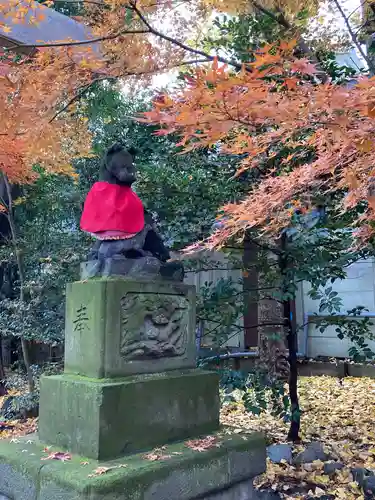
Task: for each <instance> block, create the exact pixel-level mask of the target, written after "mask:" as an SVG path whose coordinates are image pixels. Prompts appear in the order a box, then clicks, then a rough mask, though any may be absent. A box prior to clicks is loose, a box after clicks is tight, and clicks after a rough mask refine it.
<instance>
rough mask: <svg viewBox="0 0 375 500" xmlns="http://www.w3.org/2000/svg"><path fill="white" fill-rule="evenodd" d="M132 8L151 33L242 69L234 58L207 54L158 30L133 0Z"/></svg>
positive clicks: (195, 52)
mask: <svg viewBox="0 0 375 500" xmlns="http://www.w3.org/2000/svg"><path fill="white" fill-rule="evenodd" d="M130 5H131V9H132V10H133V11H134V12H135V13H136V14H137V16H138V17H139V19H140V20H141V21H142V22H143V24H144V25H145V26H146V27H147V28H148V30H149V33H152V34H153V35H155V36H157V37H159V38H161V39H163V40H166V41H167V42H170V43H172V44H173V45H176V46H177V47H180V48H181V49H183V50H186V51H188V52H190V53H191V54H196V55H198V56H203V57H205V58H206V59H208V60H210V61H213V60H214V59H217V60H218V61H220V62H222V63H223V64H228V65H229V66H233V67H234V68H236V69H238V70H240V69H242V64H238V63H237V62H235V61H233V60H229V59H226V58H224V57H221V56H211V55H210V54H207V52H204V51H203V50H199V49H193V47H189V45H186V44H184V43H183V42H180V41H179V40H176V39H175V38H172V37H170V36H168V35H165V34H164V33H162V32H161V31H159V30H157V29H156V28H154V27H153V26H152V25H151V24H150V23H149V22H148V21H147V19H146V17H145V16H144V15H143V14H142V12H141V11H140V10H139V9H138V7H137V6H136V4H135V2H131V4H130Z"/></svg>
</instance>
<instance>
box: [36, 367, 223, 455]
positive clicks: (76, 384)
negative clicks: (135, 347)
mask: <svg viewBox="0 0 375 500" xmlns="http://www.w3.org/2000/svg"><path fill="white" fill-rule="evenodd" d="M219 405H220V402H219V390H218V377H217V375H216V374H215V373H212V372H204V371H203V370H196V369H194V370H187V371H185V372H182V371H176V372H175V371H173V372H166V373H161V374H159V373H158V374H150V375H137V376H133V377H126V378H124V379H112V380H111V379H107V380H93V379H88V380H87V378H86V377H79V376H76V375H62V376H51V377H45V378H44V379H43V380H42V384H41V404H40V413H39V436H40V438H41V440H42V441H44V442H46V443H50V444H53V445H57V446H59V447H61V448H62V449H64V450H69V451H71V452H73V453H78V454H80V455H84V456H86V457H89V458H94V459H108V458H115V457H118V456H121V455H124V454H128V453H131V452H136V451H140V450H144V449H147V448H152V447H154V446H161V445H163V444H166V443H170V442H172V441H177V440H181V439H187V438H188V437H189V436H195V435H199V434H202V433H208V432H211V431H215V430H217V429H218V427H219Z"/></svg>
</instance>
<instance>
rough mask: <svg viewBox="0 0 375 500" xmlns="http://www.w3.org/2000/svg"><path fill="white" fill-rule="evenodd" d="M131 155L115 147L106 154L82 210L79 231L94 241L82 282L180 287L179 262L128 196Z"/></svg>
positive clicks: (138, 202) (134, 197)
mask: <svg viewBox="0 0 375 500" xmlns="http://www.w3.org/2000/svg"><path fill="white" fill-rule="evenodd" d="M134 158H135V150H134V149H132V148H130V149H129V150H127V149H126V148H125V147H124V146H122V145H121V144H115V145H113V146H112V147H110V148H109V149H108V151H107V152H106V154H105V156H104V159H103V163H102V166H101V170H100V177H99V182H95V183H94V185H93V186H92V187H91V189H90V191H89V193H88V195H87V197H86V200H85V204H84V209H83V213H82V217H81V229H82V230H83V231H85V232H86V233H89V234H91V235H92V236H93V237H94V238H95V239H96V240H97V241H96V243H95V244H94V246H93V248H92V249H91V251H90V253H89V255H88V261H87V262H85V263H83V264H82V266H81V278H82V279H87V278H92V277H95V276H113V275H124V276H132V277H139V276H148V277H150V276H153V277H160V278H163V279H169V280H177V281H182V280H183V277H184V269H183V266H182V264H181V263H180V262H171V261H170V253H169V251H168V249H167V248H166V247H165V245H164V243H163V241H162V239H161V237H160V236H159V235H158V233H157V231H156V228H155V225H154V222H153V219H152V216H151V214H149V213H148V212H147V211H146V210H145V209H144V207H143V204H142V201H141V200H140V199H139V197H138V196H137V194H136V193H135V192H134V191H133V189H132V185H133V183H134V182H135V181H136V168H135V165H134Z"/></svg>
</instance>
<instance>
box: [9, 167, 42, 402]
mask: <svg viewBox="0 0 375 500" xmlns="http://www.w3.org/2000/svg"><path fill="white" fill-rule="evenodd" d="M2 178H3V181H4V185H5V188H6V193H7V197H8V204H7V206H6V208H7V216H8V221H9V226H10V231H11V236H12V244H13V247H14V251H15V254H16V260H17V267H18V276H19V280H20V296H19V300H20V302H21V304H22V303H23V302H24V300H25V296H24V289H25V274H24V269H23V259H22V254H21V251H20V249H19V248H18V239H17V231H16V225H15V221H14V218H13V200H12V192H11V188H10V184H9V181H8V179H7V177H6V175H4V174H3V175H2ZM21 346H22V355H23V361H24V364H25V369H26V373H27V382H28V387H29V391H30V392H34V391H35V383H34V377H33V373H32V371H31V365H30V354H29V343H28V341H27V340H26V339H21Z"/></svg>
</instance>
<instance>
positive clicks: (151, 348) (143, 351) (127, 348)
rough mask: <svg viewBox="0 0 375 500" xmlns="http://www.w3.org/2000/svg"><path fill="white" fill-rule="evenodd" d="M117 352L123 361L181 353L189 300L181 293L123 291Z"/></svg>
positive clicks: (184, 338) (183, 345) (187, 318)
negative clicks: (119, 340)
mask: <svg viewBox="0 0 375 500" xmlns="http://www.w3.org/2000/svg"><path fill="white" fill-rule="evenodd" d="M121 314H122V318H121V345H120V354H121V356H122V357H123V358H124V359H125V360H126V361H131V360H138V361H139V360H150V359H155V358H167V357H177V356H183V355H184V354H185V352H186V344H187V334H188V321H189V301H188V300H187V298H186V297H184V296H181V295H159V294H153V293H151V294H147V295H146V294H144V295H142V294H138V293H127V294H126V295H125V296H124V297H123V298H122V299H121Z"/></svg>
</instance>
